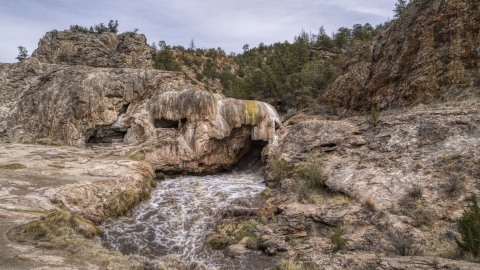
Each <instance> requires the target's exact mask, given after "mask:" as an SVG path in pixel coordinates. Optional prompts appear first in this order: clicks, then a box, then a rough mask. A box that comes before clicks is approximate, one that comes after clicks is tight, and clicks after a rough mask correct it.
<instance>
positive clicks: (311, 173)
mask: <svg viewBox="0 0 480 270" xmlns="http://www.w3.org/2000/svg"><path fill="white" fill-rule="evenodd" d="M294 177H295V179H297V180H301V181H304V182H305V184H306V187H307V188H309V189H312V190H319V189H323V188H324V184H325V181H326V180H327V175H326V174H325V173H324V165H323V162H322V160H321V159H320V158H319V157H317V156H315V155H314V154H308V156H307V157H306V159H305V161H303V162H300V164H298V166H297V168H295V170H294Z"/></svg>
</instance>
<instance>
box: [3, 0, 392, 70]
mask: <svg viewBox="0 0 480 270" xmlns="http://www.w3.org/2000/svg"><path fill="white" fill-rule="evenodd" d="M395 2H396V0H363V1H358V0H336V1H335V0H276V1H273V0H269V1H267V0H137V1H133V0H115V1H113V0H95V1H93V0H83V1H70V0H0V33H1V34H2V37H1V39H0V62H2V63H12V62H16V60H15V57H16V56H17V55H18V49H17V47H18V46H24V47H26V48H27V50H28V52H29V54H31V53H32V52H33V51H34V50H35V49H36V47H37V44H38V40H39V39H40V38H41V37H42V36H43V35H44V34H45V32H47V31H50V30H53V29H57V30H64V29H68V28H69V26H70V25H71V24H78V25H82V26H92V25H94V24H98V23H100V22H103V23H107V22H108V21H109V20H111V19H114V20H118V21H119V24H120V27H119V30H120V32H124V31H133V30H134V29H135V28H138V29H139V33H143V34H145V35H146V36H147V39H148V43H149V44H151V43H152V42H156V43H158V41H159V40H165V41H166V42H167V44H169V45H182V46H185V47H188V44H189V42H190V40H191V39H192V38H194V40H195V45H196V46H197V47H200V48H201V47H206V48H212V47H213V48H218V47H221V48H222V49H224V50H225V52H227V53H229V52H232V51H234V52H241V51H242V47H243V45H244V44H249V45H250V47H254V46H257V45H258V44H259V43H260V42H264V43H265V44H271V43H274V42H277V41H281V42H283V41H285V40H288V41H292V40H293V37H294V36H295V35H297V34H298V33H299V32H300V31H301V30H302V29H304V30H306V31H312V32H315V33H317V32H318V28H319V27H320V26H322V25H323V26H324V27H325V29H326V30H327V33H329V34H330V33H331V32H332V31H335V30H337V29H338V28H339V27H342V26H346V27H349V28H351V27H352V25H353V24H355V23H361V24H364V23H367V22H369V23H371V24H372V25H374V26H375V25H377V24H379V23H382V22H384V21H386V20H387V19H388V18H392V17H393V12H392V10H393V8H394V6H395Z"/></svg>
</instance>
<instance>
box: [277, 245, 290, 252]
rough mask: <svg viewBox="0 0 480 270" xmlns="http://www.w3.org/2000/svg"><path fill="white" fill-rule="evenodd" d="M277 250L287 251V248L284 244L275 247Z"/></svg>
mask: <svg viewBox="0 0 480 270" xmlns="http://www.w3.org/2000/svg"><path fill="white" fill-rule="evenodd" d="M277 251H278V252H287V251H288V248H287V247H285V246H281V247H279V248H277Z"/></svg>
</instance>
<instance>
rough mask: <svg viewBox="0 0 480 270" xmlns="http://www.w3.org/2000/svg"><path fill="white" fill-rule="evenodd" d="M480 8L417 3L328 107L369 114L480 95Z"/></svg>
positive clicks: (357, 59) (334, 91) (338, 84)
mask: <svg viewBox="0 0 480 270" xmlns="http://www.w3.org/2000/svg"><path fill="white" fill-rule="evenodd" d="M479 9H480V4H479V3H478V1H471V0H453V1H444V0H434V1H431V0H416V1H412V3H411V4H410V6H409V8H408V9H407V10H406V11H405V12H404V14H403V15H402V16H401V17H400V18H399V19H397V20H396V21H395V22H394V23H393V24H392V26H391V27H389V28H388V29H387V30H386V31H385V33H383V34H381V35H380V36H379V37H378V38H376V39H375V40H374V41H373V42H372V43H370V44H369V45H366V46H364V47H363V48H362V49H361V50H360V51H359V52H357V53H356V54H355V56H354V57H353V58H352V59H351V60H350V61H349V62H348V63H347V64H346V66H345V68H344V70H343V72H342V73H341V74H340V76H339V77H338V78H337V80H336V81H335V82H334V83H332V85H331V86H330V87H329V89H328V90H327V92H326V94H325V95H324V96H323V97H322V100H323V101H326V102H328V103H329V104H336V106H343V107H346V108H347V109H357V110H358V109H363V110H365V109H366V110H369V109H370V106H371V105H378V106H380V107H381V108H392V107H398V106H403V105H412V104H418V103H421V102H430V101H432V100H441V101H448V100H462V99H469V98H471V97H475V96H476V97H478V95H479V93H480V80H479V69H478V67H479V65H480V47H479V44H480V34H479V31H478V29H479V27H480V24H479V21H478V13H479Z"/></svg>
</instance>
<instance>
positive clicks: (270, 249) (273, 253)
mask: <svg viewBox="0 0 480 270" xmlns="http://www.w3.org/2000/svg"><path fill="white" fill-rule="evenodd" d="M265 253H267V254H268V255H269V256H274V255H275V254H277V250H276V249H275V248H268V249H267V250H266V251H265Z"/></svg>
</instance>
